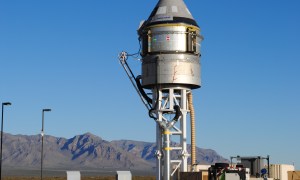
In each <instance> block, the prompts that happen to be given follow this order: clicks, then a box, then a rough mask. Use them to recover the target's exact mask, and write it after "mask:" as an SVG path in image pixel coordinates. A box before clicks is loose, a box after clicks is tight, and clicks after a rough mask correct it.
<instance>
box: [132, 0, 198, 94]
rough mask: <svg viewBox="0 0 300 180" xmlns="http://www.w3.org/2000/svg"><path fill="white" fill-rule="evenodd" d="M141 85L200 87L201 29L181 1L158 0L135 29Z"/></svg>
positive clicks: (146, 86) (152, 86)
mask: <svg viewBox="0 0 300 180" xmlns="http://www.w3.org/2000/svg"><path fill="white" fill-rule="evenodd" d="M138 35H139V39H140V41H141V56H142V86H143V87H144V88H148V89H152V88H154V87H155V86H158V85H159V86H164V87H169V86H184V87H187V88H191V89H195V88H199V87H200V86H201V76H200V75H201V74H200V68H201V67H200V56H201V52H200V43H201V41H202V39H203V37H202V36H201V35H200V28H199V26H198V24H197V23H196V21H195V20H194V18H193V16H192V15H191V13H190V11H189V10H188V9H187V7H186V5H185V3H184V2H183V0H160V1H159V2H158V3H157V5H156V7H155V8H154V10H153V11H152V13H151V15H150V16H149V18H148V19H147V20H146V21H144V22H143V23H142V24H141V25H140V27H139V29H138Z"/></svg>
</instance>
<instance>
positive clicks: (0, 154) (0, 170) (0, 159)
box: [0, 102, 11, 180]
mask: <svg viewBox="0 0 300 180" xmlns="http://www.w3.org/2000/svg"><path fill="white" fill-rule="evenodd" d="M10 105H11V103H10V102H4V103H2V118H1V147H0V149H1V153H0V179H1V180H2V143H3V116H4V112H3V111H4V106H10Z"/></svg>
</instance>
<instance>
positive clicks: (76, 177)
mask: <svg viewBox="0 0 300 180" xmlns="http://www.w3.org/2000/svg"><path fill="white" fill-rule="evenodd" d="M80 179H81V177H80V171H67V180H80Z"/></svg>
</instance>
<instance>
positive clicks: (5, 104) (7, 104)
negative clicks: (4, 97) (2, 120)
mask: <svg viewBox="0 0 300 180" xmlns="http://www.w3.org/2000/svg"><path fill="white" fill-rule="evenodd" d="M2 105H3V106H10V105H11V103H10V102H4V103H2Z"/></svg>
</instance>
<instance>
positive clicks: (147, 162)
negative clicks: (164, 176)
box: [2, 133, 228, 170]
mask: <svg viewBox="0 0 300 180" xmlns="http://www.w3.org/2000/svg"><path fill="white" fill-rule="evenodd" d="M173 145H175V146H176V143H173ZM188 149H190V146H189V145H188ZM155 151H156V144H155V143H151V142H142V141H133V140H118V141H106V140H103V139H102V138H101V137H98V136H96V135H94V134H91V133H85V134H82V135H77V136H74V137H73V138H70V139H66V138H62V137H54V136H48V135H47V136H44V150H43V152H44V156H43V165H44V168H52V169H59V168H63V169H72V170H73V169H105V168H106V169H134V170H141V169H143V170H145V169H149V170H154V169H155V156H154V154H155ZM176 155H178V154H176V153H173V154H172V156H176ZM2 158H3V166H4V167H14V168H19V169H24V168H33V169H35V168H36V169H38V168H39V167H40V164H41V136H40V135H31V136H27V135H11V134H8V133H4V136H3V156H2ZM197 160H198V163H199V164H213V163H215V162H227V161H228V160H227V159H225V158H223V157H222V156H220V155H218V154H217V153H216V152H215V151H214V150H211V149H202V148H197Z"/></svg>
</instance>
